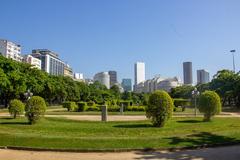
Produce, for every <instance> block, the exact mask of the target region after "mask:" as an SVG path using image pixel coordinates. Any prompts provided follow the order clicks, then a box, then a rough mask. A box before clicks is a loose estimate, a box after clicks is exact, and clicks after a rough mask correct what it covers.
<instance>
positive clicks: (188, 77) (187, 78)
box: [183, 62, 193, 85]
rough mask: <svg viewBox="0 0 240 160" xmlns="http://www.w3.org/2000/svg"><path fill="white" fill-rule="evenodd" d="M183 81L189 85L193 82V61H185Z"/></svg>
mask: <svg viewBox="0 0 240 160" xmlns="http://www.w3.org/2000/svg"><path fill="white" fill-rule="evenodd" d="M183 82H184V84H187V85H192V84H193V78H192V62H184V63H183Z"/></svg>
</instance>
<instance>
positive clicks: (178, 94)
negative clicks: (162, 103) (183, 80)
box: [170, 85, 194, 99]
mask: <svg viewBox="0 0 240 160" xmlns="http://www.w3.org/2000/svg"><path fill="white" fill-rule="evenodd" d="M193 90H194V87H193V86H191V85H183V86H179V87H176V88H173V89H171V92H170V95H171V97H173V98H184V99H188V98H191V97H192V91H193Z"/></svg>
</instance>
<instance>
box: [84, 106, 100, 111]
mask: <svg viewBox="0 0 240 160" xmlns="http://www.w3.org/2000/svg"><path fill="white" fill-rule="evenodd" d="M100 110H101V109H100V107H99V106H96V105H94V106H87V108H86V111H100Z"/></svg>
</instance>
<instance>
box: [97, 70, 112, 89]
mask: <svg viewBox="0 0 240 160" xmlns="http://www.w3.org/2000/svg"><path fill="white" fill-rule="evenodd" d="M93 80H94V82H96V81H98V82H100V83H101V84H103V85H105V86H106V87H107V89H109V88H110V75H109V74H108V72H100V73H97V74H95V76H94V77H93Z"/></svg>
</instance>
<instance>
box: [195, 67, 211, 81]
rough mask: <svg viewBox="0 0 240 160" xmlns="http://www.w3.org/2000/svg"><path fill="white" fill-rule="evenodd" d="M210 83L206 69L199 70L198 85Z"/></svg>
mask: <svg viewBox="0 0 240 160" xmlns="http://www.w3.org/2000/svg"><path fill="white" fill-rule="evenodd" d="M209 81H210V78H209V72H207V71H206V70H204V69H201V70H197V83H198V84H204V83H208V82H209Z"/></svg>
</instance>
